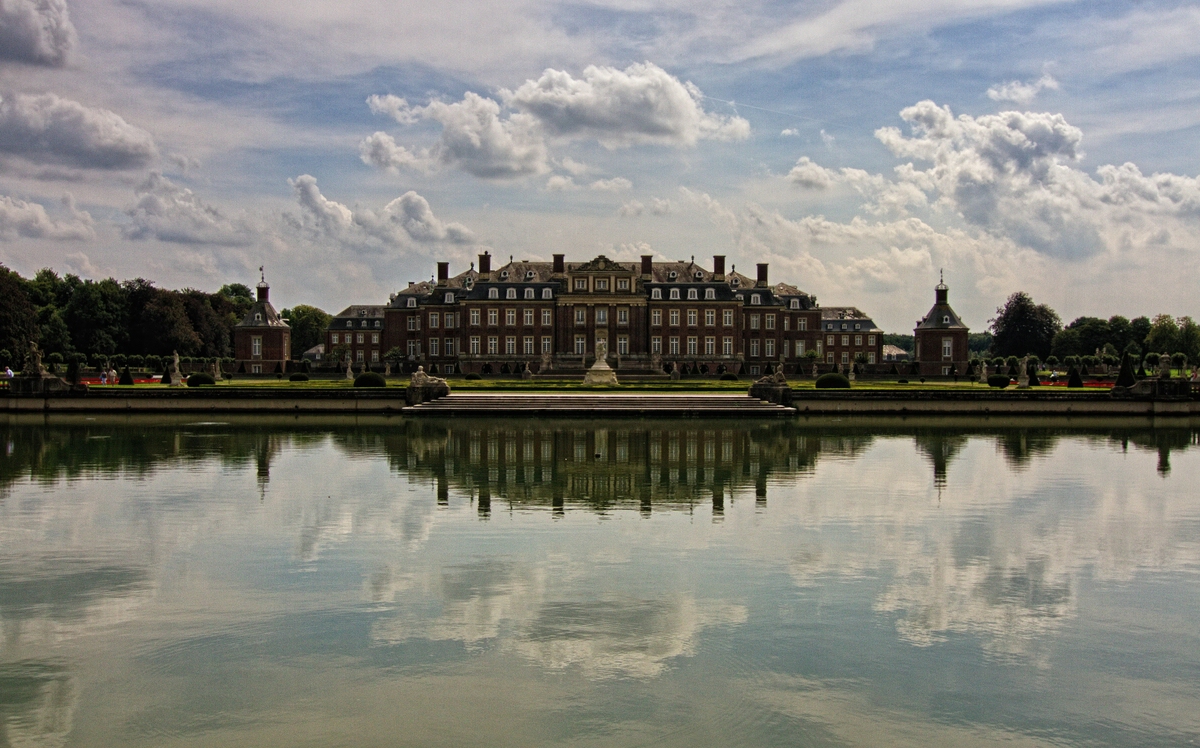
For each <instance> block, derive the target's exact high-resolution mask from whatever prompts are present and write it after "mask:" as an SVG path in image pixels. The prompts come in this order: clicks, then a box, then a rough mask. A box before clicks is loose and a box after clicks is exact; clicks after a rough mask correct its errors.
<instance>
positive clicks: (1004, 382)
mask: <svg viewBox="0 0 1200 748" xmlns="http://www.w3.org/2000/svg"><path fill="white" fill-rule="evenodd" d="M1011 383H1012V380H1011V379H1010V378H1009V376H1008V375H1007V374H992V375H991V376H989V377H988V387H995V388H996V389H998V390H1002V389H1004V388H1005V387H1007V386H1008V385H1009V384H1011Z"/></svg>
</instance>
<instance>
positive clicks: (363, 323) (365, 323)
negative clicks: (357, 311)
mask: <svg viewBox="0 0 1200 748" xmlns="http://www.w3.org/2000/svg"><path fill="white" fill-rule="evenodd" d="M366 326H367V321H366V320H365V319H364V320H363V321H362V324H361V325H359V327H366Z"/></svg>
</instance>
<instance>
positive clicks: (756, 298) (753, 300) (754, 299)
mask: <svg viewBox="0 0 1200 748" xmlns="http://www.w3.org/2000/svg"><path fill="white" fill-rule="evenodd" d="M761 303H762V296H760V295H759V294H756V293H755V294H750V305H751V306H758V305H759V304H761Z"/></svg>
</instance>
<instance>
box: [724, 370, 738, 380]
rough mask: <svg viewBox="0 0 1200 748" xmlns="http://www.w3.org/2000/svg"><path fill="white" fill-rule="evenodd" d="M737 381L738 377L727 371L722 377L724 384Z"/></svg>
mask: <svg viewBox="0 0 1200 748" xmlns="http://www.w3.org/2000/svg"><path fill="white" fill-rule="evenodd" d="M737 380H738V375H737V374H734V373H733V372H732V371H727V372H725V373H724V374H722V375H721V381H722V382H736V381H737Z"/></svg>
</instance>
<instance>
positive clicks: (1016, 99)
mask: <svg viewBox="0 0 1200 748" xmlns="http://www.w3.org/2000/svg"><path fill="white" fill-rule="evenodd" d="M1046 89H1051V90H1053V91H1057V90H1058V81H1056V80H1054V78H1053V76H1051V75H1050V74H1049V73H1046V74H1045V75H1043V76H1042V77H1041V78H1038V79H1037V80H1035V81H1032V82H1030V83H1022V82H1021V81H1009V82H1008V83H1003V84H997V85H995V86H992V87H991V88H989V89H988V90H987V95H988V98H989V99H991V100H992V101H1011V102H1013V103H1014V104H1018V105H1020V106H1029V105H1030V104H1032V103H1033V100H1034V99H1036V98H1037V95H1038V94H1039V93H1041V92H1042V91H1044V90H1046Z"/></svg>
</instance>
